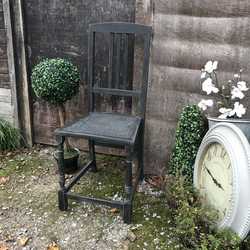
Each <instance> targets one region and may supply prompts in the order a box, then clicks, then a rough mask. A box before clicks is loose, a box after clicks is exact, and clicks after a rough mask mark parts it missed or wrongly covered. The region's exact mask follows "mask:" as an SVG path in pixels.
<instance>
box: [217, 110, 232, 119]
mask: <svg viewBox="0 0 250 250" xmlns="http://www.w3.org/2000/svg"><path fill="white" fill-rule="evenodd" d="M232 111H233V110H232V109H227V108H220V109H219V112H220V113H221V115H219V116H218V117H219V118H222V119H226V118H227V117H230V116H233V115H234V113H232Z"/></svg>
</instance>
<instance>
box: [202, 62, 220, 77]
mask: <svg viewBox="0 0 250 250" xmlns="http://www.w3.org/2000/svg"><path fill="white" fill-rule="evenodd" d="M217 67H218V61H214V62H213V61H208V62H207V63H206V64H205V69H204V70H205V71H206V72H207V73H209V74H211V73H212V72H213V71H214V70H216V69H217Z"/></svg>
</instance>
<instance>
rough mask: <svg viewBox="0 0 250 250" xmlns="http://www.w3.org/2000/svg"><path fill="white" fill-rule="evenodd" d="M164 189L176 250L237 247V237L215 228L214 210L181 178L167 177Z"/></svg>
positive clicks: (209, 249)
mask: <svg viewBox="0 0 250 250" xmlns="http://www.w3.org/2000/svg"><path fill="white" fill-rule="evenodd" d="M166 190H167V191H166V192H167V195H166V197H167V206H168V208H169V209H170V211H171V217H172V224H173V230H174V235H175V237H176V239H175V240H176V241H177V242H179V249H193V250H221V249H227V250H231V249H239V246H240V238H239V237H238V236H237V235H236V234H235V233H233V232H232V231H230V230H228V229H224V230H218V229H217V228H216V220H217V218H218V214H217V212H216V211H215V210H214V209H212V208H211V207H205V206H204V205H202V202H201V198H200V197H199V195H198V193H197V192H196V191H195V190H194V189H193V187H192V185H190V183H189V182H188V181H187V180H186V179H185V178H184V177H180V176H177V177H174V178H169V180H168V184H167V189H166Z"/></svg>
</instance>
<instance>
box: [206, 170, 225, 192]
mask: <svg viewBox="0 0 250 250" xmlns="http://www.w3.org/2000/svg"><path fill="white" fill-rule="evenodd" d="M205 169H206V170H207V172H208V174H209V175H210V177H211V178H212V180H213V182H214V183H215V185H216V186H217V187H219V188H220V189H222V190H224V188H223V187H222V186H221V184H220V183H219V182H218V181H217V180H216V179H215V178H214V177H213V175H212V174H211V172H210V170H209V169H208V168H207V167H206V166H205Z"/></svg>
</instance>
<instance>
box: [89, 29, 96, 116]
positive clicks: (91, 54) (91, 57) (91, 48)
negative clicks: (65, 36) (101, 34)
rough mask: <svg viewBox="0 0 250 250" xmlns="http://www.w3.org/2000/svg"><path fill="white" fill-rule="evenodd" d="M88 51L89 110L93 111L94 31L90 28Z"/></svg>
mask: <svg viewBox="0 0 250 250" xmlns="http://www.w3.org/2000/svg"><path fill="white" fill-rule="evenodd" d="M88 47H89V51H88V71H89V77H88V79H89V84H88V85H89V111H90V112H92V111H94V93H93V91H92V89H93V84H94V74H95V72H94V66H95V32H93V30H92V29H91V28H90V31H89V46H88Z"/></svg>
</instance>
